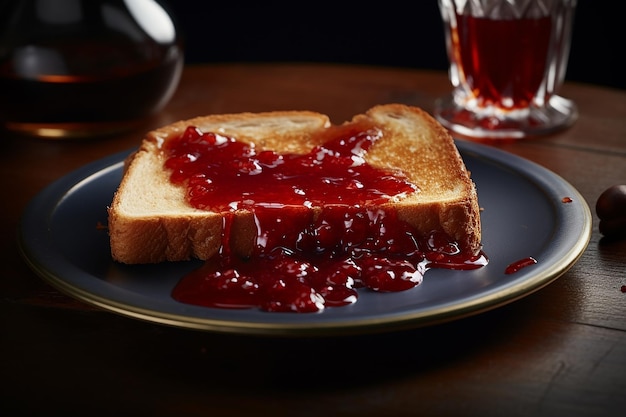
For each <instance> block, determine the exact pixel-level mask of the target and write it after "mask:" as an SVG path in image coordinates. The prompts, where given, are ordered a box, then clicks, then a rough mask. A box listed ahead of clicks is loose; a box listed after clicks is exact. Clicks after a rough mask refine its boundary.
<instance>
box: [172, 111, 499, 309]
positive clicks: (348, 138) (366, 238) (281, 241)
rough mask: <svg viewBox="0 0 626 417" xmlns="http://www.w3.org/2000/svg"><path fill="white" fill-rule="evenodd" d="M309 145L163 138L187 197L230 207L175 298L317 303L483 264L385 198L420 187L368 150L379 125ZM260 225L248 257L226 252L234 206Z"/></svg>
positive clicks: (336, 132)
mask: <svg viewBox="0 0 626 417" xmlns="http://www.w3.org/2000/svg"><path fill="white" fill-rule="evenodd" d="M330 132H331V133H330V134H329V135H328V137H327V138H326V139H327V140H325V141H323V144H322V145H320V146H316V147H314V148H313V149H312V150H311V151H310V152H308V153H305V154H279V153H276V152H274V151H267V150H261V151H258V152H257V151H256V149H255V147H254V146H253V145H251V144H247V143H243V142H240V141H237V140H236V139H234V138H230V137H226V136H222V135H218V134H215V133H211V132H208V133H203V132H201V131H200V130H198V129H197V128H195V127H193V126H192V127H189V128H187V129H186V131H185V132H184V133H183V134H182V135H181V136H180V137H178V138H173V139H171V140H170V141H168V142H166V144H167V146H166V148H165V151H166V153H167V156H168V157H167V160H166V162H165V166H166V168H168V169H170V170H171V181H172V182H174V183H177V184H182V185H184V186H186V189H187V198H188V201H189V203H190V204H191V205H192V206H194V207H196V208H200V209H206V210H211V211H216V212H222V213H223V215H224V227H223V236H222V247H221V249H220V253H219V255H218V256H216V257H214V258H213V259H210V260H209V261H207V262H206V263H205V264H204V266H203V267H201V268H199V269H198V270H196V271H193V272H192V273H190V274H189V275H187V276H185V277H183V279H182V280H181V281H180V282H179V283H178V285H177V286H176V287H175V288H174V290H173V292H172V296H173V297H174V299H176V300H178V301H180V302H183V303H188V304H194V305H200V306H207V307H216V308H259V309H261V310H263V311H269V312H301V313H304V312H307V313H312V312H319V311H322V310H323V309H324V308H325V307H339V306H345V305H349V304H353V303H355V302H357V300H358V292H357V289H359V288H367V289H369V290H372V291H378V292H395V291H404V290H407V289H410V288H413V287H415V286H417V285H419V284H420V283H421V282H422V280H423V276H424V273H425V272H426V271H427V270H428V269H430V268H449V269H463V270H468V269H476V268H480V267H481V266H484V265H485V264H486V263H487V262H488V260H487V258H486V256H485V255H484V254H483V253H482V252H481V253H479V254H470V253H466V252H464V251H463V250H462V249H461V248H460V247H459V245H458V244H457V243H456V242H454V241H453V240H452V239H451V238H450V237H448V236H447V235H446V234H445V233H443V232H442V231H432V232H431V233H430V234H428V235H426V236H423V235H421V234H420V233H417V232H416V231H415V230H413V229H412V227H411V226H410V225H409V224H408V223H406V222H404V221H402V220H400V219H399V218H398V217H397V215H396V214H395V212H394V211H391V210H383V209H381V208H380V204H382V203H385V202H388V201H389V200H390V199H392V198H398V197H403V196H405V195H408V194H410V193H413V192H419V188H418V187H417V186H416V185H415V184H412V183H411V182H410V181H409V180H408V179H407V178H406V176H405V175H403V173H401V172H397V171H392V170H383V169H380V168H377V167H373V166H371V165H369V164H367V163H366V162H365V159H364V156H365V154H366V153H367V151H368V150H369V149H370V147H371V146H372V145H373V144H374V143H375V142H376V141H377V140H379V139H380V137H381V136H382V133H381V132H380V131H379V130H378V129H375V128H373V127H372V126H368V125H366V124H363V123H351V124H346V125H342V126H339V127H335V128H333V129H331V130H330ZM237 210H249V211H251V212H252V213H253V216H254V223H255V225H256V227H257V238H256V242H255V246H254V249H253V252H252V254H251V256H250V257H247V258H245V259H244V258H240V257H238V256H235V255H233V254H232V253H231V252H230V233H229V229H230V227H231V225H232V222H233V218H234V213H235V212H236V211H237Z"/></svg>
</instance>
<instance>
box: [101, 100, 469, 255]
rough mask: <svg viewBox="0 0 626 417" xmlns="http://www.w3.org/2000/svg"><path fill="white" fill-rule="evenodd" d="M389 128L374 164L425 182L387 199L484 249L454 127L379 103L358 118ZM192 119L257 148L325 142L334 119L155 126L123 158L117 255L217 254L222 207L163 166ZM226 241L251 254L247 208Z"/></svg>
mask: <svg viewBox="0 0 626 417" xmlns="http://www.w3.org/2000/svg"><path fill="white" fill-rule="evenodd" d="M347 123H367V124H370V125H374V126H376V127H377V128H378V129H380V131H381V132H382V137H381V139H380V140H378V141H377V142H375V143H374V144H373V145H372V147H371V148H370V149H369V150H368V152H367V153H366V154H365V161H366V162H367V163H368V164H369V165H372V166H374V167H378V168H382V169H389V170H395V171H397V170H399V171H401V172H402V173H404V175H405V176H406V177H407V178H408V180H410V181H411V182H412V183H413V184H415V185H416V186H417V188H418V191H416V192H413V193H410V194H409V195H407V196H404V197H402V198H399V199H392V200H390V201H388V202H386V203H382V204H381V207H382V208H384V209H385V210H392V211H394V212H396V213H397V214H398V217H399V218H400V219H401V220H404V221H405V222H407V223H409V224H410V225H411V226H413V227H414V228H415V229H416V230H418V231H419V232H421V233H424V234H428V233H429V232H431V231H433V230H438V231H443V232H445V233H446V234H448V235H449V236H450V237H451V238H453V239H454V240H456V241H457V242H458V243H459V245H460V247H461V248H463V249H464V250H466V251H468V252H474V253H476V252H478V251H479V249H480V241H481V228H480V214H479V206H478V198H477V194H476V189H475V186H474V184H473V182H472V180H471V178H470V174H469V172H468V171H467V169H466V167H465V165H464V163H463V160H462V159H461V156H460V154H459V152H458V150H457V148H456V146H455V144H454V142H453V140H452V138H451V136H450V135H449V134H448V132H447V131H446V130H445V129H444V128H443V127H442V126H441V125H440V124H439V123H438V122H437V121H435V120H434V118H432V117H431V116H430V115H429V114H427V113H426V112H424V111H423V110H421V109H419V108H415V107H409V106H405V105H399V104H387V105H380V106H376V107H373V108H371V109H369V110H368V111H367V112H365V113H364V114H361V115H357V116H355V117H354V118H353V120H352V121H351V122H347ZM188 126H195V127H197V128H198V129H199V130H201V131H202V132H213V133H218V134H220V135H224V136H228V137H232V138H235V139H236V140H237V141H241V142H245V143H252V144H254V145H255V146H256V149H257V150H271V151H275V152H278V153H295V154H304V153H307V152H309V151H310V150H311V149H312V148H313V147H314V146H317V145H321V144H322V143H321V141H323V140H324V135H323V134H320V132H324V131H326V130H327V129H329V128H330V127H331V123H330V120H329V118H328V117H327V116H326V115H323V114H320V113H315V112H310V111H280V112H266V113H240V114H226V115H210V116H204V117H198V118H195V119H190V120H186V121H180V122H177V123H174V124H171V125H168V126H165V127H163V128H160V129H157V130H154V131H152V132H149V133H148V134H147V135H146V136H145V138H144V139H143V141H142V143H141V146H140V148H139V149H138V150H137V151H136V152H135V153H133V154H132V155H131V156H130V157H129V158H128V159H127V161H126V166H125V172H124V176H123V178H122V181H121V183H120V186H119V188H118V190H117V191H116V193H115V195H114V198H113V201H112V204H111V206H110V207H109V209H108V212H109V234H110V242H111V254H112V256H113V259H114V260H116V261H119V262H123V263H129V264H136V263H156V262H162V261H179V260H187V259H191V258H198V259H202V260H206V259H209V258H211V257H212V256H214V255H215V254H216V253H217V252H218V251H219V250H220V246H221V245H222V242H223V233H224V227H223V224H224V213H221V212H213V211H207V210H201V209H197V208H194V207H192V206H191V205H190V204H189V203H188V202H187V201H186V197H185V195H186V191H185V188H184V187H182V186H180V185H176V184H173V183H172V182H171V181H170V179H169V175H170V172H169V171H168V170H167V169H165V168H164V162H165V158H166V156H165V154H164V150H163V146H164V144H165V143H166V142H167V141H169V140H171V139H172V138H174V137H177V136H179V135H181V134H182V133H183V132H184V131H185V129H186V128H187V127H188ZM229 233H230V235H229V239H228V240H229V241H230V246H231V249H232V250H233V252H235V253H237V254H241V255H242V256H245V255H246V254H249V253H250V250H251V247H252V245H253V244H254V240H255V239H256V237H257V230H256V227H255V224H254V219H253V215H252V213H251V212H250V211H248V210H237V211H235V212H234V213H233V221H232V227H230V228H229Z"/></svg>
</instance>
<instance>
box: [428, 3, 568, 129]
mask: <svg viewBox="0 0 626 417" xmlns="http://www.w3.org/2000/svg"><path fill="white" fill-rule="evenodd" d="M575 8H576V0H439V9H440V11H441V15H442V19H443V23H444V31H445V38H446V49H447V53H448V59H449V61H450V66H449V77H450V81H451V83H452V86H453V91H452V93H451V94H449V95H448V96H446V97H442V98H440V99H438V100H437V101H436V102H435V109H434V115H435V117H436V118H437V119H438V120H439V121H440V122H441V123H442V124H443V125H444V126H446V127H447V128H448V129H449V130H451V131H452V132H453V133H456V134H458V135H461V136H466V137H469V138H487V139H500V138H501V139H504V138H507V139H508V138H515V139H519V138H524V137H528V136H536V135H542V134H547V133H550V132H553V131H556V130H559V129H563V128H566V127H568V126H570V125H571V124H572V123H574V122H575V120H576V119H577V117H578V111H577V107H576V105H575V103H573V102H572V101H571V100H568V99H566V98H563V97H561V96H559V95H557V93H558V90H559V88H560V87H561V85H562V84H563V80H564V78H565V72H566V68H567V60H568V56H569V50H570V43H571V42H570V38H571V29H572V23H573V17H574V13H575Z"/></svg>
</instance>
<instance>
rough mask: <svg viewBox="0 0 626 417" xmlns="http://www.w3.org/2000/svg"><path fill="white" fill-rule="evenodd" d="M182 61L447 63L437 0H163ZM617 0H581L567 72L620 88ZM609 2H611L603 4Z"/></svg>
mask: <svg viewBox="0 0 626 417" xmlns="http://www.w3.org/2000/svg"><path fill="white" fill-rule="evenodd" d="M162 3H163V4H164V5H165V6H166V7H167V8H168V9H169V10H170V11H171V12H172V14H173V16H174V17H175V19H176V21H177V23H178V26H179V29H180V32H181V33H182V34H183V35H184V38H185V45H186V60H187V62H188V63H218V62H258V61H266V62H276V61H285V62H335V63H348V64H352V63H353V64H367V65H383V66H397V67H408V68H422V69H439V70H446V68H447V64H448V61H447V58H446V53H445V44H444V36H443V27H442V24H441V18H440V14H439V9H438V6H437V1H436V0H416V1H412V2H400V1H395V0H391V1H384V0H383V1H378V2H374V3H372V2H340V1H336V2H334V3H331V2H328V3H325V2H321V3H320V2H276V1H267V2H254V3H250V4H248V2H238V1H231V2H224V1H221V2H212V1H201V0H163V1H162ZM618 4H619V2H613V1H592V0H579V1H578V8H577V10H576V17H575V22H574V32H573V39H572V47H571V53H570V60H569V66H568V71H567V76H566V78H567V79H568V80H571V81H577V82H584V83H592V84H600V85H605V86H611V87H618V88H622V89H626V82H625V81H624V79H625V78H626V77H624V76H623V71H622V67H621V66H619V65H618V60H620V62H621V60H622V55H623V54H624V51H625V49H626V48H625V47H624V40H626V36H625V35H624V30H623V27H622V26H623V25H624V24H623V23H622V22H621V20H618V19H621V18H620V16H621V15H620V14H619V13H617V11H616V10H615V8H616V7H617V5H618ZM610 5H613V6H611V7H609V6H610Z"/></svg>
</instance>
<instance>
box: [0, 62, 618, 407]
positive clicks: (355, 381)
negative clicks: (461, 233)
mask: <svg viewBox="0 0 626 417" xmlns="http://www.w3.org/2000/svg"><path fill="white" fill-rule="evenodd" d="M449 89H450V87H449V84H448V81H447V77H446V74H444V73H438V72H427V71H418V70H408V69H392V68H372V67H352V66H333V65H322V64H316V65H305V64H298V65H290V64H284V65H277V64H265V65H263V64H256V65H214V66H211V65H207V66H194V67H188V68H186V69H185V71H184V73H183V77H182V80H181V84H180V86H179V89H178V91H177V92H176V94H175V96H174V97H173V99H172V101H171V102H170V103H169V104H168V105H167V107H166V108H165V109H164V110H163V111H162V112H161V113H160V114H158V115H157V116H155V117H154V118H152V119H150V120H148V121H146V123H145V124H143V125H141V126H139V127H138V128H137V130H136V131H133V132H127V133H124V134H120V135H117V136H113V137H108V138H101V139H91V140H82V141H52V140H41V139H36V138H25V137H18V136H15V135H12V134H9V133H6V132H4V133H0V137H1V142H2V151H1V153H0V178H1V181H2V192H3V197H2V202H1V203H0V207H1V208H2V215H1V216H0V219H1V220H0V221H1V222H2V225H1V227H0V229H1V230H3V232H4V236H5V237H4V239H2V243H1V245H2V246H1V249H0V256H1V265H2V268H1V269H0V271H1V272H0V278H1V279H0V378H1V383H2V388H1V389H0V414H2V415H5V416H14V415H42V416H43V415H64V416H69V415H152V416H206V415H216V416H217V415H229V416H235V415H273V416H283V415H284V416H319V415H329V416H330V415H338V416H369V415H385V416H399V415H403V416H404V415H425V416H465V415H472V416H473V415H482V416H503V415H507V416H570V417H571V416H613V415H615V416H617V415H623V414H622V413H623V412H624V411H625V410H626V293H624V292H623V291H622V290H621V287H622V286H624V285H626V241H607V240H606V239H602V236H601V235H600V234H599V232H598V218H597V216H596V215H595V210H594V207H595V202H596V200H597V198H598V196H599V195H600V194H601V192H602V191H603V190H605V189H606V188H607V187H609V186H611V185H613V184H624V183H626V92H625V91H617V90H611V89H607V88H601V87H596V86H591V85H581V84H566V85H565V86H564V88H563V90H562V94H563V95H564V96H566V97H568V98H572V99H574V100H575V101H576V103H577V104H578V106H579V110H580V118H579V120H578V121H577V123H576V124H575V125H574V126H573V127H571V128H570V129H568V130H566V131H563V132H560V133H558V134H555V135H552V136H549V137H543V138H538V139H532V140H522V141H517V142H514V143H502V144H490V145H488V146H498V147H499V148H501V149H503V150H506V151H508V152H511V153H514V154H516V155H519V156H522V157H524V158H527V159H530V160H532V161H535V162H537V163H539V164H541V165H543V166H544V167H546V168H548V169H550V170H552V171H554V172H556V173H557V174H559V175H561V176H562V177H563V178H564V179H566V180H567V181H568V182H570V183H571V184H572V185H573V186H574V187H576V188H577V189H578V190H579V191H580V193H581V194H582V195H583V196H584V198H585V199H586V201H587V203H588V204H589V206H590V208H591V209H592V212H593V235H592V237H591V241H590V243H589V246H588V248H587V249H586V251H585V252H584V254H583V255H582V257H581V258H580V260H579V261H578V262H577V263H576V264H575V265H574V266H573V267H572V268H571V269H570V270H569V271H568V272H567V273H565V274H564V275H563V276H562V277H560V278H559V279H558V280H556V281H555V282H553V283H552V284H550V285H548V286H547V287H545V288H544V289H542V290H540V291H538V292H536V293H533V294H530V295H528V296H527V297H525V298H523V299H521V300H518V301H516V302H513V303H511V304H508V305H506V306H504V307H501V308H498V309H496V310H492V311H490V312H486V313H483V314H480V315H476V316H473V317H469V318H465V319H461V320H457V321H454V322H450V323H447V324H441V325H436V326H430V327H426V328H421V329H413V330H406V331H401V332H393V333H386V334H376V335H358V336H350V337H320V338H306V339H301V338H278V337H261V336H246V335H233V334H217V333H209V332H202V331H193V330H185V329H180V328H174V327H167V326H164V325H159V324H154V323H149V322H143V321H138V320H135V319H131V318H127V317H123V316H119V315H116V314H114V313H110V312H107V311H102V310H99V309H97V308H93V307H90V306H88V305H86V304H83V303H82V302H79V301H76V300H73V299H72V298H70V297H67V296H65V295H63V294H62V293H60V292H58V291H57V290H55V289H54V288H52V287H51V286H49V285H48V284H46V283H45V282H44V281H43V280H42V279H40V278H39V277H38V276H37V275H36V274H35V273H34V272H32V271H31V270H30V269H29V268H28V266H27V265H26V263H25V262H24V261H23V260H22V259H21V258H20V255H19V252H18V249H17V245H16V238H15V235H16V229H17V227H18V221H19V218H20V215H21V213H22V211H23V209H24V207H25V206H26V204H27V203H28V202H29V200H30V199H31V198H33V197H34V196H35V195H36V194H37V193H38V192H39V191H40V190H42V188H44V187H45V186H46V185H48V184H49V183H50V182H52V181H53V180H55V179H58V178H61V177H62V176H64V175H65V174H67V173H69V172H71V171H72V170H74V169H77V168H79V167H81V166H83V165H84V164H86V163H89V162H91V161H94V160H97V159H99V158H102V157H105V156H108V155H110V154H113V153H116V152H118V151H122V150H127V149H130V148H133V147H135V146H137V145H138V143H139V141H140V139H141V135H142V133H144V132H145V131H147V130H148V129H151V128H154V127H158V126H160V125H164V124H167V123H171V122H173V121H176V120H179V119H185V118H190V117H194V116H198V115H204V114H209V113H225V112H240V111H264V110H278V109H310V110H316V111H320V112H323V113H326V114H328V115H330V116H331V118H332V120H333V121H335V122H342V121H344V120H346V119H348V118H350V117H351V116H352V115H353V114H356V113H359V112H362V111H364V110H366V109H367V108H369V107H370V106H372V105H375V104H380V103H388V102H403V103H408V104H413V105H417V106H421V107H423V108H424V109H426V110H428V111H431V110H432V104H433V100H434V99H435V98H436V97H438V96H440V95H442V94H445V93H446V92H448V91H449Z"/></svg>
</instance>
